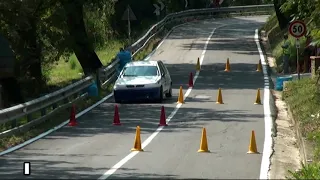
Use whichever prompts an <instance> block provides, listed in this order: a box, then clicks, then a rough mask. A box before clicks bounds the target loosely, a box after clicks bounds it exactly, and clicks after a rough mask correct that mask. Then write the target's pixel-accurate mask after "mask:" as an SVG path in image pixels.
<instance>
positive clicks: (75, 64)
mask: <svg viewBox="0 0 320 180" xmlns="http://www.w3.org/2000/svg"><path fill="white" fill-rule="evenodd" d="M124 43H125V42H124V41H122V40H110V41H109V43H108V46H106V47H105V48H103V49H102V50H98V51H96V53H97V55H98V57H99V59H100V60H101V62H102V64H103V65H107V64H108V63H110V60H111V59H112V58H113V57H114V56H115V55H116V54H117V53H118V52H119V48H120V47H123V46H124ZM46 76H47V77H48V82H47V84H48V86H56V87H64V86H66V85H68V84H70V83H72V81H74V80H79V79H81V77H82V76H83V70H82V67H81V65H80V63H79V61H78V60H77V57H76V56H75V55H74V54H72V55H71V56H70V57H69V58H67V59H63V58H61V59H60V60H59V61H57V62H56V64H54V65H53V66H52V67H51V68H50V70H48V71H47V72H46Z"/></svg>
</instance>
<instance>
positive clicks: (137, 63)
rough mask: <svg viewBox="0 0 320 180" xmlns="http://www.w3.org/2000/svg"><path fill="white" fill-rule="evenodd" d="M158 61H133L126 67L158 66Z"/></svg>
mask: <svg viewBox="0 0 320 180" xmlns="http://www.w3.org/2000/svg"><path fill="white" fill-rule="evenodd" d="M157 65H158V61H133V62H130V63H128V64H126V67H130V66H157Z"/></svg>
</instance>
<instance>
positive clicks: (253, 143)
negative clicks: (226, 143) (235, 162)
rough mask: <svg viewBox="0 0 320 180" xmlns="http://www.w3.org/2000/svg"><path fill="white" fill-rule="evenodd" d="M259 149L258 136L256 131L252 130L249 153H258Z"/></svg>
mask: <svg viewBox="0 0 320 180" xmlns="http://www.w3.org/2000/svg"><path fill="white" fill-rule="evenodd" d="M258 153H259V152H258V150H257V144H256V137H255V135H254V131H253V130H252V132H251V139H250V144H249V151H248V152H247V154H258Z"/></svg>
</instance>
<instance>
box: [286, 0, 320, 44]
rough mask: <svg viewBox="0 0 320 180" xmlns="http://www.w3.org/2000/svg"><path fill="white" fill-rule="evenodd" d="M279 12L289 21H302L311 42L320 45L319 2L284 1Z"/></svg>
mask: <svg viewBox="0 0 320 180" xmlns="http://www.w3.org/2000/svg"><path fill="white" fill-rule="evenodd" d="M280 10H281V12H282V13H283V14H285V16H287V17H288V19H290V20H295V19H301V20H304V21H305V22H306V23H307V25H308V29H309V30H310V31H309V33H310V35H311V36H312V37H313V42H314V43H316V44H319V45H320V19H319V16H320V0H286V1H285V2H284V3H283V4H282V5H281V7H280Z"/></svg>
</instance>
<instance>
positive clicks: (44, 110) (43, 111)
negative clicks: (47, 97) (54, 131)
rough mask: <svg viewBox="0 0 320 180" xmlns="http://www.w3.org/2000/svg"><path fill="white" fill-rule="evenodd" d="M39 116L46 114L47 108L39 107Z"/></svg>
mask: <svg viewBox="0 0 320 180" xmlns="http://www.w3.org/2000/svg"><path fill="white" fill-rule="evenodd" d="M40 112H41V116H45V115H46V113H47V109H46V108H43V109H41V111H40Z"/></svg>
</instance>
